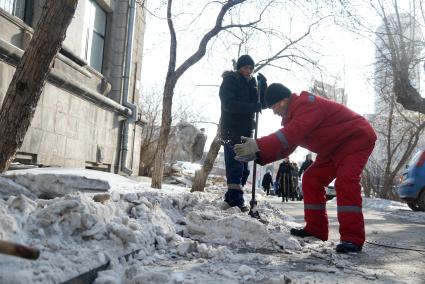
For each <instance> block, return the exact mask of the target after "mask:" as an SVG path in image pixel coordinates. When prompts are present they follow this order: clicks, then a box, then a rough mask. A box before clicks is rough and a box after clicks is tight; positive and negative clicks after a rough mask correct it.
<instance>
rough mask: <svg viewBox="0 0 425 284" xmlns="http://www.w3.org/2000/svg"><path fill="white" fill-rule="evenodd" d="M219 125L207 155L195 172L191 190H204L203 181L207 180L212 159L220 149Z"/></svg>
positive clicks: (212, 164)
mask: <svg viewBox="0 0 425 284" xmlns="http://www.w3.org/2000/svg"><path fill="white" fill-rule="evenodd" d="M220 136H221V134H220V126H218V129H217V134H216V135H215V137H214V140H213V142H212V143H211V146H210V150H209V151H208V154H207V157H206V159H205V161H204V164H203V165H202V168H201V169H200V170H198V171H196V172H195V178H194V179H193V183H192V189H191V190H190V191H191V192H194V191H204V188H205V183H206V182H207V178H208V175H209V174H210V172H211V170H212V168H213V166H214V161H215V159H216V158H217V155H218V152H219V151H220V147H221V141H220Z"/></svg>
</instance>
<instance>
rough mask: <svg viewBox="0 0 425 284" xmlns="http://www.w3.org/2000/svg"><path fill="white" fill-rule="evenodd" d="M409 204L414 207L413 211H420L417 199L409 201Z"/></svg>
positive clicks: (411, 207)
mask: <svg viewBox="0 0 425 284" xmlns="http://www.w3.org/2000/svg"><path fill="white" fill-rule="evenodd" d="M407 206H409V208H410V209H412V210H413V211H420V208H419V205H418V202H416V200H409V201H407Z"/></svg>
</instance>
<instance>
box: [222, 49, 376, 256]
mask: <svg viewBox="0 0 425 284" xmlns="http://www.w3.org/2000/svg"><path fill="white" fill-rule="evenodd" d="M254 66H255V63H254V60H253V59H252V58H251V57H250V56H249V55H242V56H241V57H240V58H239V59H238V61H237V64H236V66H235V67H236V68H235V70H234V71H228V72H225V73H224V74H223V82H222V84H221V86H220V93H219V95H220V101H221V120H220V131H221V140H222V144H223V145H224V157H225V165H226V177H227V192H226V194H225V198H224V201H225V203H227V204H228V205H229V206H231V207H239V208H240V209H241V211H248V210H249V209H248V208H247V207H246V206H245V202H244V197H243V187H244V185H245V183H246V181H247V178H248V176H249V170H248V166H247V163H248V162H250V161H254V162H255V163H257V164H260V165H266V164H269V163H272V162H274V161H278V160H282V159H284V158H287V157H289V155H290V154H292V153H293V152H294V151H295V149H296V148H297V147H298V146H302V147H303V148H305V149H307V150H309V151H311V152H314V153H316V154H317V156H316V160H315V161H314V162H311V164H310V165H309V167H308V169H307V170H306V171H305V169H304V168H303V166H301V169H300V170H299V172H298V175H299V174H300V171H305V173H304V174H303V177H302V191H303V197H304V214H305V222H306V225H305V227H304V228H302V229H298V228H292V229H291V230H290V233H291V234H292V235H294V236H297V237H301V238H304V237H308V236H313V237H315V238H318V239H320V240H323V241H325V240H327V239H328V233H329V232H328V219H327V213H326V197H325V186H327V185H328V184H329V183H330V182H331V181H332V180H334V179H335V190H336V193H337V213H338V221H339V222H340V229H339V231H340V235H341V242H340V244H338V245H337V246H336V251H337V252H340V253H347V252H359V251H361V250H362V247H363V244H364V242H365V228H364V220H363V213H362V198H361V187H360V174H361V173H362V171H363V168H364V166H365V165H366V162H367V160H368V158H369V156H370V154H371V153H372V150H373V148H374V145H375V141H376V134H375V132H374V130H373V128H372V127H371V125H370V124H369V123H368V121H367V120H366V119H365V118H364V117H362V116H361V115H359V114H357V113H355V112H353V111H351V110H350V109H348V108H347V107H345V106H344V105H341V104H338V103H336V102H333V101H330V100H327V99H325V98H323V97H320V96H316V95H314V94H312V93H310V92H308V91H303V92H301V93H300V94H299V95H298V94H296V93H292V92H291V90H290V89H289V88H288V87H286V86H284V85H282V84H280V83H273V84H270V85H269V86H267V80H266V78H265V77H264V76H263V75H262V74H260V73H259V74H258V76H257V80H255V78H254V77H253V76H252V73H253V72H254ZM257 81H258V82H259V83H260V84H257ZM265 108H270V109H272V110H273V113H274V114H276V115H278V116H280V117H281V119H282V120H281V125H282V128H280V129H278V130H277V131H276V132H274V133H271V134H269V135H267V136H264V137H261V138H258V139H254V138H252V136H253V130H254V129H255V127H256V122H255V120H254V118H255V114H256V113H258V112H260V111H261V110H262V109H265ZM288 163H289V161H288ZM283 167H286V166H285V164H284V166H282V168H283ZM291 171H292V170H291V169H290V170H289V172H291ZM280 172H281V174H280V176H279V177H281V178H280V180H283V181H284V182H283V184H285V183H286V182H288V183H289V181H290V180H291V179H290V178H289V176H288V177H287V176H285V173H286V170H285V171H283V170H282V171H280ZM284 188H285V187H284ZM284 190H285V189H284ZM288 198H289V196H288Z"/></svg>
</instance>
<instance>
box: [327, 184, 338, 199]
mask: <svg viewBox="0 0 425 284" xmlns="http://www.w3.org/2000/svg"><path fill="white" fill-rule="evenodd" d="M325 189H326V199H327V200H331V199H332V198H334V197H335V196H336V191H335V180H333V181H332V182H331V183H330V184H328V186H326V187H325Z"/></svg>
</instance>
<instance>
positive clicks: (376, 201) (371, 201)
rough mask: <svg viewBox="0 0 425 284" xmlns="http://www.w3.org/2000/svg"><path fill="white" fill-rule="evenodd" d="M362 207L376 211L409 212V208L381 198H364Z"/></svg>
mask: <svg viewBox="0 0 425 284" xmlns="http://www.w3.org/2000/svg"><path fill="white" fill-rule="evenodd" d="M363 207H364V208H370V209H374V210H377V211H383V212H386V211H394V210H409V211H410V209H409V207H408V206H407V205H406V204H404V203H401V202H397V201H392V200H386V199H381V198H366V197H363Z"/></svg>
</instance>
